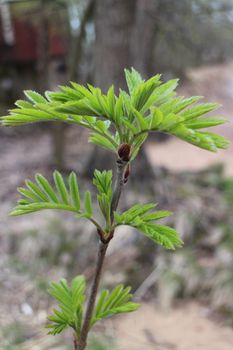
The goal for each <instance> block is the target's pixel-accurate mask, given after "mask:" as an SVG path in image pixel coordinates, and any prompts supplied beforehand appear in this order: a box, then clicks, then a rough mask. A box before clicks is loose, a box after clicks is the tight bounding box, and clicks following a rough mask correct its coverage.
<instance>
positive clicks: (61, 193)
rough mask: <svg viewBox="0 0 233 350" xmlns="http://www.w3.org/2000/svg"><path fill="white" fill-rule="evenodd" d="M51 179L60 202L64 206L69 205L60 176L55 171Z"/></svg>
mask: <svg viewBox="0 0 233 350" xmlns="http://www.w3.org/2000/svg"><path fill="white" fill-rule="evenodd" d="M53 178H54V182H55V184H56V188H57V191H58V193H59V196H60V198H61V200H62V202H63V203H65V204H69V196H68V192H67V189H66V185H65V182H64V180H63V177H62V175H61V174H60V173H59V172H58V171H57V170H56V171H55V172H54V173H53Z"/></svg>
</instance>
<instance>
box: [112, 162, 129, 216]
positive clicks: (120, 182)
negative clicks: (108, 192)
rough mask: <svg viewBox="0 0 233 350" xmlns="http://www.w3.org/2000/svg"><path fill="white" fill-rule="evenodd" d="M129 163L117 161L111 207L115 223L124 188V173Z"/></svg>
mask: <svg viewBox="0 0 233 350" xmlns="http://www.w3.org/2000/svg"><path fill="white" fill-rule="evenodd" d="M127 164H128V162H127V161H124V160H122V159H118V160H117V176H116V181H115V186H114V191H113V196H112V205H111V220H112V221H113V215H114V211H115V210H116V209H117V206H118V203H119V199H120V196H121V192H122V188H123V186H124V183H125V182H124V172H125V168H126V166H127Z"/></svg>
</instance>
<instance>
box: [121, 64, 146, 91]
mask: <svg viewBox="0 0 233 350" xmlns="http://www.w3.org/2000/svg"><path fill="white" fill-rule="evenodd" d="M125 79H126V82H127V86H128V89H129V93H130V95H132V93H133V91H134V89H135V88H136V87H137V86H138V85H140V83H142V82H143V80H142V77H141V75H140V74H139V73H138V72H137V71H136V70H135V69H134V68H133V67H131V71H130V70H129V69H125Z"/></svg>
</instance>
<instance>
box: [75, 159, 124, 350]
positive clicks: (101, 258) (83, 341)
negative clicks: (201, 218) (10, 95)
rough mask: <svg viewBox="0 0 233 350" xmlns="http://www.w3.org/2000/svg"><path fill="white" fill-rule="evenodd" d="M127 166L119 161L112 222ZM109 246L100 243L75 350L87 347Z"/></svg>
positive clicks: (105, 243) (106, 243) (82, 349)
mask: <svg viewBox="0 0 233 350" xmlns="http://www.w3.org/2000/svg"><path fill="white" fill-rule="evenodd" d="M126 166H127V162H125V161H123V160H122V159H118V160H117V176H116V180H115V185H114V190H113V196H112V204H111V221H112V222H113V217H114V216H113V215H114V211H115V210H116V209H117V206H118V203H119V199H120V196H121V192H122V188H123V185H124V172H125V168H126ZM112 236H113V233H112V234H111V238H112ZM108 244H109V242H102V241H100V242H99V250H98V258H97V262H96V268H95V274H94V279H93V283H92V286H91V293H90V296H89V299H88V302H87V309H86V314H85V318H84V322H83V327H82V331H81V335H80V340H79V342H78V346H77V342H75V345H76V346H75V349H77V350H84V349H85V348H86V345H87V336H88V332H89V329H90V323H91V317H92V313H93V309H94V306H95V301H96V296H97V292H98V288H99V283H100V278H101V273H102V268H103V263H104V259H105V255H106V251H107V248H108Z"/></svg>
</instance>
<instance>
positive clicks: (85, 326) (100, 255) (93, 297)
mask: <svg viewBox="0 0 233 350" xmlns="http://www.w3.org/2000/svg"><path fill="white" fill-rule="evenodd" d="M107 248H108V243H103V242H101V241H100V242H99V251H98V259H97V263H96V269H95V275H94V280H93V283H92V287H91V294H90V297H89V300H88V303H87V310H86V315H85V319H84V323H83V327H82V331H81V336H80V341H79V345H78V350H84V349H85V347H86V342H87V335H88V332H89V328H90V322H91V317H92V312H93V309H94V306H95V300H96V296H97V291H98V287H99V282H100V277H101V272H102V267H103V262H104V258H105V254H106V250H107Z"/></svg>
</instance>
